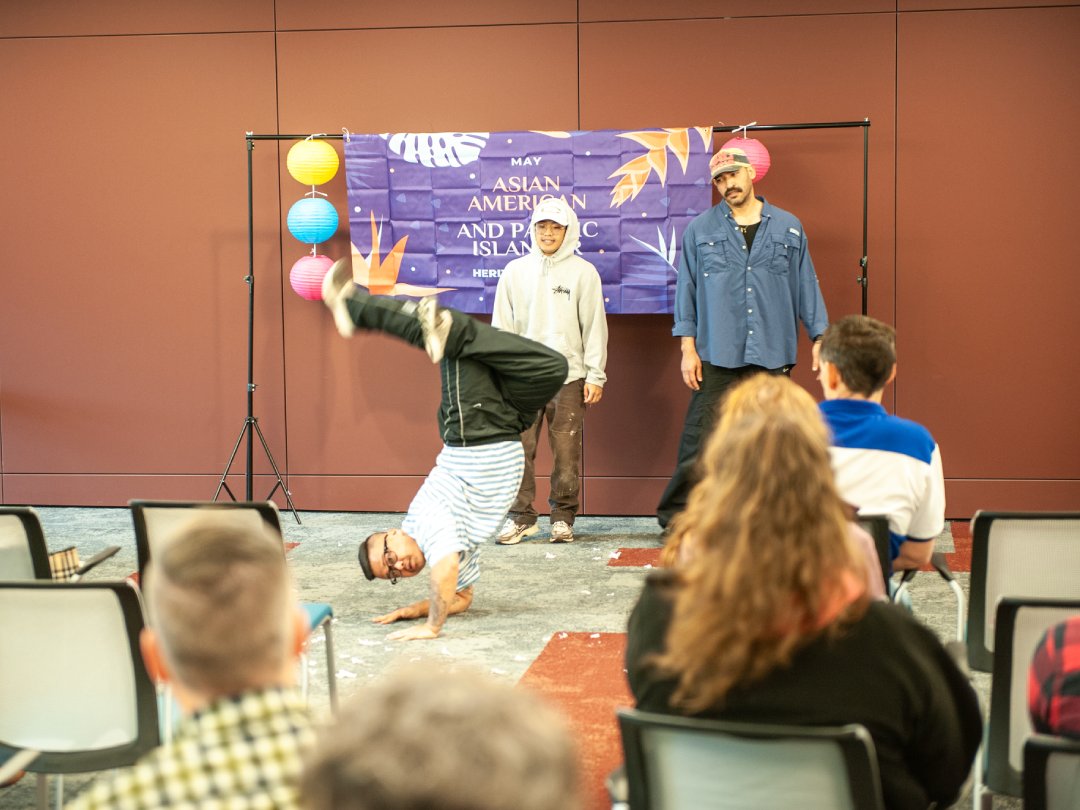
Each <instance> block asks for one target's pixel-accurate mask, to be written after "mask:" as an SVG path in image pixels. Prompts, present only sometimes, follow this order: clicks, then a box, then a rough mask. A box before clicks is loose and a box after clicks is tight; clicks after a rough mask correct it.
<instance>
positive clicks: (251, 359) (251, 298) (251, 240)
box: [214, 132, 340, 523]
mask: <svg viewBox="0 0 1080 810" xmlns="http://www.w3.org/2000/svg"><path fill="white" fill-rule="evenodd" d="M306 137H308V136H306V135H253V134H252V133H250V132H248V133H247V134H246V135H245V141H246V143H247V170H248V274H247V275H246V276H244V282H245V283H246V284H247V285H248V344H247V416H246V417H245V419H244V424H243V426H242V427H241V428H240V435H239V436H238V437H237V439H236V444H234V445H233V449H232V453H230V454H229V461H228V463H227V464H226V465H225V472H223V473H222V474H221V480H220V481H219V482H218V486H217V490H215V492H214V500H215V501H216V500H217V499H218V496H219V495H221V490H223V489H224V490H225V492H227V493H228V494H229V497H230V498H232V499H233V500H234V501H235V500H236V495H234V494H233V491H232V490H231V489H229V484H228V481H227V478H228V476H229V470H230V469H232V465H233V461H235V460H236V453H237V451H238V450H239V449H240V443H241V442H242V441H243V440H244V437H245V436H246V437H247V452H246V455H245V470H244V499H245V500H248V501H250V500H252V473H253V465H252V461H253V455H254V447H255V436H258V437H259V443H260V444H262V448H263V452H265V453H266V458H267V460H268V461H269V462H270V466H271V468H273V470H274V479H275V482H274V488H273V489H271V490H270V494H269V495H267V496H266V500H270V499H271V498H272V497H274V493H275V492H277V491H278V489H279V488H280V489H281V491H282V492H284V493H285V501H286V502H287V503H288V505H289V510H290V511H291V512H292V514H293V517H294V518H296V522H297V523H300V515H299V514H298V513H297V511H296V506H295V505H294V504H293V500H292V493H290V492H289V488H288V487H287V486H285V482H284V481H283V480H282V478H281V472H280V471H279V470H278V466H277V462H276V461H274V454H273V453H271V452H270V446H269V445H268V444H267V443H266V437H265V436H263V432H262V429H261V428H260V427H259V420H258V419H257V418H256V417H255V414H254V410H255V388H256V387H257V386H256V385H255V380H254V375H255V213H254V200H253V195H252V167H251V153H252V152H253V151H254V149H255V141H256V140H290V139H291V140H303V139H304V138H306ZM339 137H340V136H339Z"/></svg>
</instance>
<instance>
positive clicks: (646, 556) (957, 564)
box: [607, 520, 971, 573]
mask: <svg viewBox="0 0 1080 810" xmlns="http://www.w3.org/2000/svg"><path fill="white" fill-rule="evenodd" d="M950 525H951V527H952V537H953V548H954V549H956V550H955V551H951V552H946V553H945V559H946V561H948V563H949V568H951V569H952V570H953V573H957V572H965V573H966V572H969V571H971V522H970V521H967V520H954V521H952V522H951V524H950ZM607 564H608V565H609V566H611V567H613V568H617V567H644V566H652V567H654V568H655V567H656V566H658V565H659V564H660V549H659V548H620V549H619V550H618V552H616V554H613V555H612V556H611V558H610V559H609V560H608V563H607ZM920 570H922V571H933V570H934V569H933V568H932V567H931V566H930V565H924V566H923V567H922V568H921V569H920Z"/></svg>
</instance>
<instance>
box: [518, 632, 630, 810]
mask: <svg viewBox="0 0 1080 810" xmlns="http://www.w3.org/2000/svg"><path fill="white" fill-rule="evenodd" d="M625 654H626V634H625V633H556V634H555V635H553V636H552V637H551V640H550V641H548V643H547V646H545V647H544V649H543V650H542V651H541V652H540V655H539V656H537V658H536V660H535V661H533V662H532V665H531V666H530V667H529V669H528V670H527V671H526V672H525V674H524V675H522V676H521V681H520V682H519V683H520V684H521V685H523V686H525V687H526V688H529V689H532V690H534V691H536V692H538V693H540V694H541V695H543V697H544V698H545V699H546V700H548V701H550V702H551V704H552V705H553V706H555V708H557V709H559V710H561V711H562V712H563V714H564V715H565V716H566V718H567V720H568V722H569V724H570V728H571V730H572V731H573V733H574V737H575V739H576V740H577V744H578V749H579V754H580V762H581V772H582V779H583V781H584V784H583V793H582V795H583V796H584V797H585V804H584V806H585V808H587V810H608V809H609V808H610V807H611V803H610V802H609V801H608V797H607V790H606V788H605V787H604V779H605V778H606V777H607V775H608V774H609V773H611V772H612V771H613V770H614V769H615V768H617V767H618V766H619V765H620V764H621V763H622V741H621V740H620V738H619V726H618V723H617V721H616V720H615V709H616V708H617V707H619V706H631V705H633V698H632V697H631V696H630V689H629V687H628V686H627V685H626V673H625V671H624V670H623V658H624V656H625Z"/></svg>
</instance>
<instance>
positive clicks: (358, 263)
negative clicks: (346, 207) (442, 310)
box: [349, 211, 454, 296]
mask: <svg viewBox="0 0 1080 810" xmlns="http://www.w3.org/2000/svg"><path fill="white" fill-rule="evenodd" d="M408 239H409V237H408V236H403V237H401V239H399V240H398V241H397V244H396V245H394V247H393V248H391V249H390V252H389V253H387V254H386V257H385V258H382V257H380V255H379V243H380V242H381V241H382V229H381V228H380V227H378V226H377V225H376V224H375V212H374V211H372V212H371V255H370V256H368V257H366V258H365V257H364V254H362V253H361V252H360V251H359V250H357V248H356V245H354V244H352V243H351V242H350V243H349V245H350V247H351V248H352V267H353V281H355V282H356V283H357V284H360V285H361V286H363V287H367V288H368V292H370V293H371V294H372V295H414V296H425V295H434V294H435V293H440V292H445V291H446V290H452V289H454V288H453V287H418V286H416V285H415V284H399V283H398V273H399V272H400V271H401V260H402V259H404V258H405V242H406V241H408Z"/></svg>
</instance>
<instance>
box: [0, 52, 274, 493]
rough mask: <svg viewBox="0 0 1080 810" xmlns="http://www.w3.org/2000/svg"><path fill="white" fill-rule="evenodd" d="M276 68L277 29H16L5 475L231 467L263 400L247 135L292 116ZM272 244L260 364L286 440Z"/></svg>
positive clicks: (8, 176) (3, 315)
mask: <svg viewBox="0 0 1080 810" xmlns="http://www.w3.org/2000/svg"><path fill="white" fill-rule="evenodd" d="M272 70H273V38H272V36H271V35H268V34H233V35H219V36H214V37H122V38H115V39H107V38H68V39H31V40H4V41H0V73H3V75H4V76H6V77H12V81H10V82H6V83H5V85H4V87H3V88H2V89H0V95H2V96H3V99H4V103H3V104H2V106H3V107H4V108H5V109H18V110H19V114H18V116H17V122H16V120H15V119H9V122H8V123H9V125H8V126H6V127H5V128H4V130H3V132H2V133H0V149H2V150H3V152H4V154H6V155H8V156H9V157H10V156H20V157H19V158H18V159H15V160H9V161H8V163H7V164H6V167H5V178H4V179H5V184H6V186H7V189H8V193H6V194H4V195H3V197H2V199H0V222H2V223H3V224H2V225H0V228H2V229H3V243H4V245H5V253H6V261H5V263H4V269H3V271H2V283H3V293H4V294H3V295H0V370H2V375H3V380H4V390H3V394H4V399H3V403H2V405H3V422H2V430H3V433H2V440H3V445H4V458H3V460H4V472H5V473H7V474H11V473H68V474H150V473H153V474H162V473H168V474H202V473H208V472H213V470H214V469H215V468H217V467H218V466H219V465H220V467H221V468H222V469H223V468H224V463H225V459H226V457H227V455H228V451H229V449H230V448H231V446H232V442H233V441H234V437H235V435H236V432H238V431H239V429H240V428H241V425H242V420H243V416H244V412H243V407H244V398H245V388H244V382H245V375H246V342H245V341H246V325H247V316H246V311H247V287H246V285H245V284H244V282H243V278H244V276H245V274H246V273H247V266H248V261H247V226H246V222H247V214H246V210H247V206H246V194H245V184H246V167H245V152H244V146H243V132H244V129H245V128H250V127H258V126H260V125H261V126H265V127H269V126H272V125H273V121H274V115H273V110H274V100H273V93H272V84H270V83H267V82H266V80H265V77H266V75H267V74H268V73H270V72H272ZM268 166H269V167H270V168H271V169H272V171H273V172H274V175H276V171H277V158H276V156H274V157H273V160H272V162H271V163H269V164H268ZM272 176H273V175H271V177H272ZM263 188H264V191H265V192H270V193H269V194H265V193H264V195H263V197H262V200H261V202H262V204H263V205H265V206H267V207H270V208H271V209H276V206H277V195H276V191H275V190H274V189H273V186H272V184H264V186H263ZM273 230H274V232H275V234H276V227H275V228H274V229H273ZM274 238H275V240H276V235H275V237H274ZM276 252H277V251H276V250H275V251H274V253H276ZM268 257H269V254H268V253H267V252H265V251H263V252H260V254H259V259H260V265H261V266H260V268H259V269H260V274H265V276H264V278H263V281H265V282H267V283H265V284H263V285H262V288H261V289H260V292H259V296H260V300H259V313H258V314H259V318H258V322H259V331H258V332H257V335H258V345H257V348H256V363H257V370H258V372H259V375H260V379H261V381H262V382H263V383H265V384H266V387H265V388H263V389H261V390H260V399H261V405H262V409H263V412H264V413H265V414H268V415H269V414H273V413H274V412H275V410H276V411H277V417H278V418H275V419H273V420H272V421H271V423H270V424H268V425H266V428H267V433H268V435H270V436H271V437H273V438H274V439H275V440H277V441H278V442H281V440H282V439H283V436H284V420H283V418H281V405H282V390H281V384H280V382H281V376H280V375H281V339H280V316H279V314H278V313H279V312H280V306H281V304H280V283H279V280H278V272H277V270H276V267H274V265H276V261H275V262H274V264H270V263H269V262H267V261H266V260H267V258H268ZM275 377H276V381H275ZM219 471H220V470H219ZM135 494H136V493H132V495H135ZM207 494H208V495H209V493H207Z"/></svg>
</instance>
